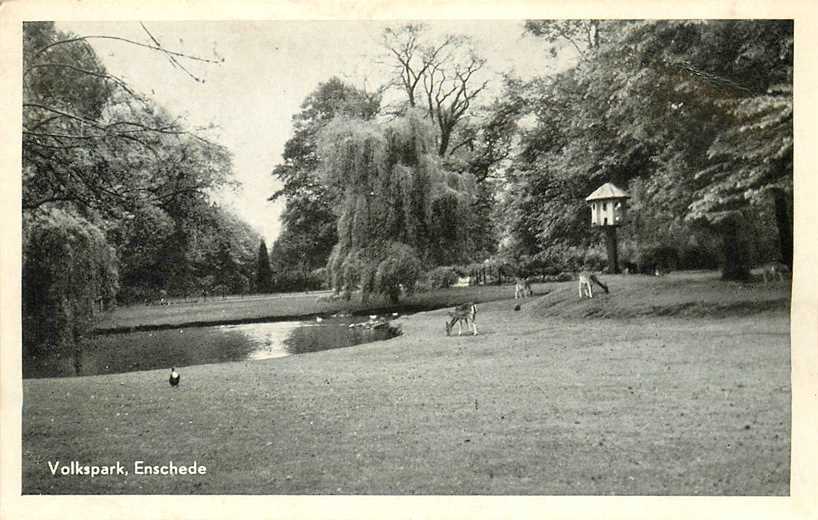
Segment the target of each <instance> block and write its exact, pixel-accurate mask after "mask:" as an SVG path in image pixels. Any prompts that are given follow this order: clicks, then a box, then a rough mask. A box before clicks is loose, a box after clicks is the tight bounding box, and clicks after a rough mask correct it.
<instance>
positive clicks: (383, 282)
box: [373, 242, 422, 303]
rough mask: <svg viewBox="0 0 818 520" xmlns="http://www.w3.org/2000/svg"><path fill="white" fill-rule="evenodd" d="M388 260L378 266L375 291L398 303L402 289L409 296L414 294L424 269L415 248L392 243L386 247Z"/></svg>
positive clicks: (382, 261)
mask: <svg viewBox="0 0 818 520" xmlns="http://www.w3.org/2000/svg"><path fill="white" fill-rule="evenodd" d="M385 249H386V258H385V259H383V260H381V262H380V263H379V264H378V269H377V270H376V271H375V278H374V287H373V288H374V291H373V292H376V293H379V294H382V295H384V296H386V297H388V298H389V301H390V302H392V303H397V302H398V299H399V298H400V293H401V288H402V287H403V288H405V289H406V291H407V294H410V295H411V294H413V293H414V291H415V285H416V283H417V281H418V280H419V279H420V276H421V272H422V267H421V263H420V260H419V259H418V257H417V254H416V253H415V250H414V248H412V247H410V246H408V245H406V244H401V243H399V242H390V243H388V244H387V246H386V248H385Z"/></svg>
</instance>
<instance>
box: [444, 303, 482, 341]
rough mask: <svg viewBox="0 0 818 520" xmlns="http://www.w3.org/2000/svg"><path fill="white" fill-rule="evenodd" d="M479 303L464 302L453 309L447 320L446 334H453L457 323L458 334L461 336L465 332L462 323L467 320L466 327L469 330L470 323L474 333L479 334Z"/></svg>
mask: <svg viewBox="0 0 818 520" xmlns="http://www.w3.org/2000/svg"><path fill="white" fill-rule="evenodd" d="M476 319H477V305H475V304H474V303H464V304H463V305H458V306H457V307H455V308H454V310H453V311H450V312H449V319H448V320H447V321H446V335H447V336H451V334H452V328H454V324H455V323H457V335H458V336H460V335H462V334H463V326H462V323H463V322H466V329H467V330H468V328H469V325H471V328H472V331H473V332H472V334H473V335H474V336H477V321H476Z"/></svg>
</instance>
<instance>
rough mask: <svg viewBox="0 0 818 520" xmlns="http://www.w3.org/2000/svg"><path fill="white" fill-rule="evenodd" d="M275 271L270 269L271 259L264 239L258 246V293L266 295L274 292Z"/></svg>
mask: <svg viewBox="0 0 818 520" xmlns="http://www.w3.org/2000/svg"><path fill="white" fill-rule="evenodd" d="M272 286H273V271H272V270H271V269H270V257H269V255H268V254H267V244H265V243H264V239H262V240H261V243H260V244H259V246H258V267H257V268H256V292H259V293H266V292H270V291H271V290H272Z"/></svg>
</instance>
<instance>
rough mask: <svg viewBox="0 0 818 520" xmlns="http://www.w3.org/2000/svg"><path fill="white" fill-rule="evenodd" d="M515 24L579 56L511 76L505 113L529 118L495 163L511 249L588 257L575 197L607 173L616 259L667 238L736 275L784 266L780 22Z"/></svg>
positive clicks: (784, 59) (787, 121) (788, 136)
mask: <svg viewBox="0 0 818 520" xmlns="http://www.w3.org/2000/svg"><path fill="white" fill-rule="evenodd" d="M526 27H527V30H528V31H529V32H530V33H531V34H534V35H536V36H537V37H540V38H542V39H543V40H544V41H545V42H546V44H548V45H554V46H556V47H559V46H560V45H561V44H562V45H571V46H573V47H574V48H575V49H576V54H577V56H578V57H577V64H576V66H574V67H571V68H569V69H568V70H566V71H564V72H561V73H559V74H554V75H550V76H543V77H540V78H536V79H535V80H533V81H531V82H528V83H526V84H516V85H515V89H517V90H516V92H515V94H517V93H519V92H520V90H519V89H522V92H523V97H524V100H525V102H524V103H523V104H522V105H521V110H520V112H519V114H518V116H519V117H521V118H522V117H524V116H533V118H534V124H533V126H532V127H531V128H528V129H526V130H523V131H522V132H521V144H520V149H519V151H518V153H517V154H516V155H515V157H514V162H513V165H512V167H511V168H510V170H509V173H508V180H509V183H508V185H507V188H506V190H507V191H506V193H505V197H504V200H505V201H506V205H504V207H503V208H502V211H503V213H502V217H501V218H502V220H503V222H504V225H505V226H506V229H507V233H508V236H509V240H508V244H507V245H508V248H507V251H508V252H509V253H510V255H511V256H516V257H518V258H526V259H528V260H531V259H532V258H533V259H542V260H544V261H545V263H559V264H563V265H570V264H574V265H576V264H579V263H582V262H585V261H587V260H588V259H587V258H584V256H586V255H588V254H589V252H590V255H591V256H594V254H595V251H598V248H597V247H596V246H597V245H598V243H599V237H598V236H597V235H595V234H594V233H593V232H592V230H591V229H590V228H589V226H588V224H587V220H588V214H587V213H588V210H587V208H586V207H585V204H584V201H583V198H584V196H585V195H587V194H589V193H590V192H591V191H593V189H594V188H596V187H597V186H599V185H601V184H602V183H603V182H605V181H612V182H614V183H615V184H617V185H619V186H621V187H624V188H627V189H629V190H630V192H631V193H632V196H633V198H632V200H631V215H632V217H631V221H630V222H629V223H628V225H626V226H624V228H623V232H624V233H623V234H624V235H625V236H624V242H625V244H624V245H625V248H626V253H627V254H626V258H625V259H626V260H631V261H634V262H640V261H647V262H649V261H652V260H653V257H654V256H655V253H656V251H657V250H661V249H662V248H665V249H668V248H669V249H672V250H673V251H674V255H675V256H676V257H677V258H678V260H677V263H678V264H679V265H683V266H684V264H685V263H687V264H688V265H687V266H690V267H693V266H694V265H692V264H695V263H696V261H698V262H699V263H704V264H708V265H707V266H708V267H712V266H713V265H710V264H713V263H715V264H718V265H721V266H722V267H723V274H724V276H725V277H726V278H746V277H747V276H748V269H749V267H750V266H751V265H752V263H753V262H754V261H763V260H770V259H776V258H779V259H781V260H783V261H784V262H786V263H788V264H791V262H792V238H791V237H792V222H791V216H790V215H791V207H792V206H791V205H792V56H793V54H792V53H793V38H792V35H793V33H792V23H791V22H787V21H709V22H703V21H672V22H631V21H572V22H550V21H531V22H528V23H527V25H526ZM566 42H567V43H566ZM510 95H512V94H511V93H510ZM776 246H777V247H776ZM671 256H673V255H671ZM685 258H686V259H687V262H682V259H685Z"/></svg>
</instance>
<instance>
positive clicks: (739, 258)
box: [721, 215, 751, 281]
mask: <svg viewBox="0 0 818 520" xmlns="http://www.w3.org/2000/svg"><path fill="white" fill-rule="evenodd" d="M721 228H722V245H723V247H724V267H723V269H722V272H721V279H722V280H740V281H747V280H749V279H750V260H751V259H750V242H749V240H748V237H747V232H746V229H745V226H744V222H743V217H742V216H741V215H735V216H732V217H728V218H727V220H725V221H724V223H723V224H722V226H721Z"/></svg>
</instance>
